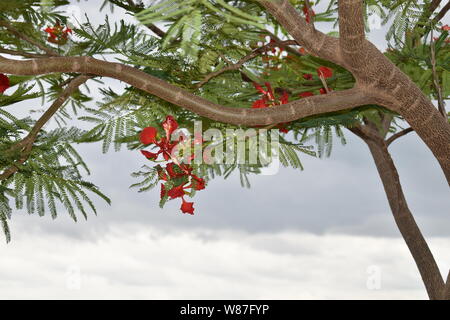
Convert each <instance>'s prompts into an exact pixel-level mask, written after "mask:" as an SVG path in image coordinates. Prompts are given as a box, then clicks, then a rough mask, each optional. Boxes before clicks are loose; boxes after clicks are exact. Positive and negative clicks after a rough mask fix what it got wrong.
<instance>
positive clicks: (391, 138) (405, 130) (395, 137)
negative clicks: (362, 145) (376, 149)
mask: <svg viewBox="0 0 450 320" xmlns="http://www.w3.org/2000/svg"><path fill="white" fill-rule="evenodd" d="M413 131H414V129H413V128H407V129H404V130H402V131H399V132H397V133H396V134H393V135H392V136H391V137H390V138H389V139H387V140H386V144H387V145H388V146H389V145H390V144H391V143H392V142H394V141H395V140H397V139H398V138H400V137H403V136H406V135H407V134H408V133H410V132H413Z"/></svg>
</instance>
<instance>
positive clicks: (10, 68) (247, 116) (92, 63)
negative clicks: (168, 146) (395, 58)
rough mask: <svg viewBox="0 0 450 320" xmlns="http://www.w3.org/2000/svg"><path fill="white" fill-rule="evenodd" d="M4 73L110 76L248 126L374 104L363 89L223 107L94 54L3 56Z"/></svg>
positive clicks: (217, 118)
mask: <svg viewBox="0 0 450 320" xmlns="http://www.w3.org/2000/svg"><path fill="white" fill-rule="evenodd" d="M0 72H2V73H7V74H15V75H41V74H49V73H55V72H74V73H83V74H92V75H98V76H104V77H110V78H114V79H117V80H121V81H124V82H126V83H128V84H130V85H132V86H134V87H136V88H138V89H141V90H143V91H146V92H148V93H150V94H153V95H155V96H157V97H159V98H161V99H163V100H166V101H168V102H171V103H173V104H175V105H177V106H180V107H183V108H185V109H187V110H190V111H192V112H194V113H197V114H198V115H200V116H203V117H206V118H209V119H212V120H215V121H220V122H225V123H230V124H235V125H245V126H256V125H271V124H276V123H283V122H290V121H294V120H297V119H300V118H303V117H308V116H311V115H316V114H322V113H328V112H336V111H340V110H346V109H351V108H354V107H358V106H361V105H366V104H371V103H373V101H374V100H373V99H371V98H370V96H367V95H366V94H365V92H363V91H361V90H360V89H359V88H353V89H350V90H345V91H337V92H333V93H330V94H327V95H318V96H313V97H308V98H303V99H300V100H296V101H293V102H290V103H288V104H285V105H282V106H278V107H276V108H275V107H274V108H265V109H243V108H233V107H225V106H220V105H217V104H215V103H212V102H210V101H208V100H206V99H204V98H202V97H199V96H196V95H194V94H192V93H190V92H188V91H186V90H184V89H181V88H179V87H177V86H174V85H172V84H169V83H167V82H165V81H163V80H161V79H159V78H156V77H154V76H151V75H149V74H147V73H145V72H143V71H140V70H138V69H136V68H132V67H129V66H126V65H123V64H119V63H112V62H107V61H102V60H98V59H94V58H91V57H61V58H57V57H55V58H48V59H35V60H24V61H17V60H11V59H6V58H3V57H0Z"/></svg>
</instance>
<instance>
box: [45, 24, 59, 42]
mask: <svg viewBox="0 0 450 320" xmlns="http://www.w3.org/2000/svg"><path fill="white" fill-rule="evenodd" d="M44 31H45V32H47V33H48V35H49V37H50V38H52V39H56V38H57V36H56V29H55V28H50V27H48V28H47V29H45V30H44Z"/></svg>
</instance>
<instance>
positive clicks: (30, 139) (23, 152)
mask: <svg viewBox="0 0 450 320" xmlns="http://www.w3.org/2000/svg"><path fill="white" fill-rule="evenodd" d="M91 78H92V76H84V75H82V76H78V77H76V78H75V79H73V80H72V81H71V82H70V83H69V85H68V86H67V87H66V88H65V89H64V90H63V91H62V92H61V94H60V95H59V96H58V98H57V99H56V100H55V101H54V102H53V104H52V105H51V106H50V108H48V109H47V111H46V112H45V113H44V114H43V115H42V116H41V117H40V118H39V119H38V120H37V121H36V123H35V125H34V126H33V128H32V129H31V131H30V133H29V134H28V135H27V136H26V137H25V138H24V139H22V140H21V141H20V142H18V143H16V144H15V145H13V146H12V147H11V148H10V149H9V150H7V151H6V152H8V153H13V152H16V151H19V152H20V159H19V160H17V161H16V162H15V164H14V165H12V166H10V167H9V168H7V169H6V170H5V171H3V173H1V174H0V181H2V180H6V179H8V178H9V177H11V176H12V175H13V174H15V173H16V172H17V171H19V167H20V166H21V165H23V164H24V163H25V162H26V161H27V160H28V158H29V156H30V153H31V150H32V148H33V144H34V142H35V141H36V137H37V135H38V133H39V131H40V130H41V129H42V127H43V126H44V125H45V124H46V123H47V122H48V121H49V120H50V119H51V118H52V117H53V116H54V115H55V113H56V112H57V111H58V110H59V108H61V106H62V105H63V104H64V103H65V102H66V101H67V99H68V98H69V97H70V96H71V95H72V94H73V93H74V92H75V91H76V90H77V89H78V87H79V86H80V85H82V84H83V83H85V82H86V81H87V80H89V79H91Z"/></svg>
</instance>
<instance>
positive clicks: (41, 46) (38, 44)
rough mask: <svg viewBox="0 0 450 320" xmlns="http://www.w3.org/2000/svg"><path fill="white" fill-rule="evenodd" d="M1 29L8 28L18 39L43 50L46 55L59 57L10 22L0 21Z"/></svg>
mask: <svg viewBox="0 0 450 320" xmlns="http://www.w3.org/2000/svg"><path fill="white" fill-rule="evenodd" d="M0 27H4V28H6V29H7V30H8V31H9V32H10V33H12V34H13V35H15V36H16V37H18V38H20V39H22V40H24V41H26V42H28V43H29V44H32V45H33V46H35V47H37V48H39V49H41V50H42V51H44V52H45V53H47V54H48V55H49V56H52V57H57V56H59V54H58V53H57V52H55V51H53V50H52V49H50V48H48V47H46V46H44V45H43V44H41V43H40V42H38V41H36V40H34V39H32V38H30V37H28V36H27V35H25V34H23V33H22V32H20V31H19V30H17V29H16V28H14V27H13V26H12V25H11V24H10V23H9V22H6V21H0Z"/></svg>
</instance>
